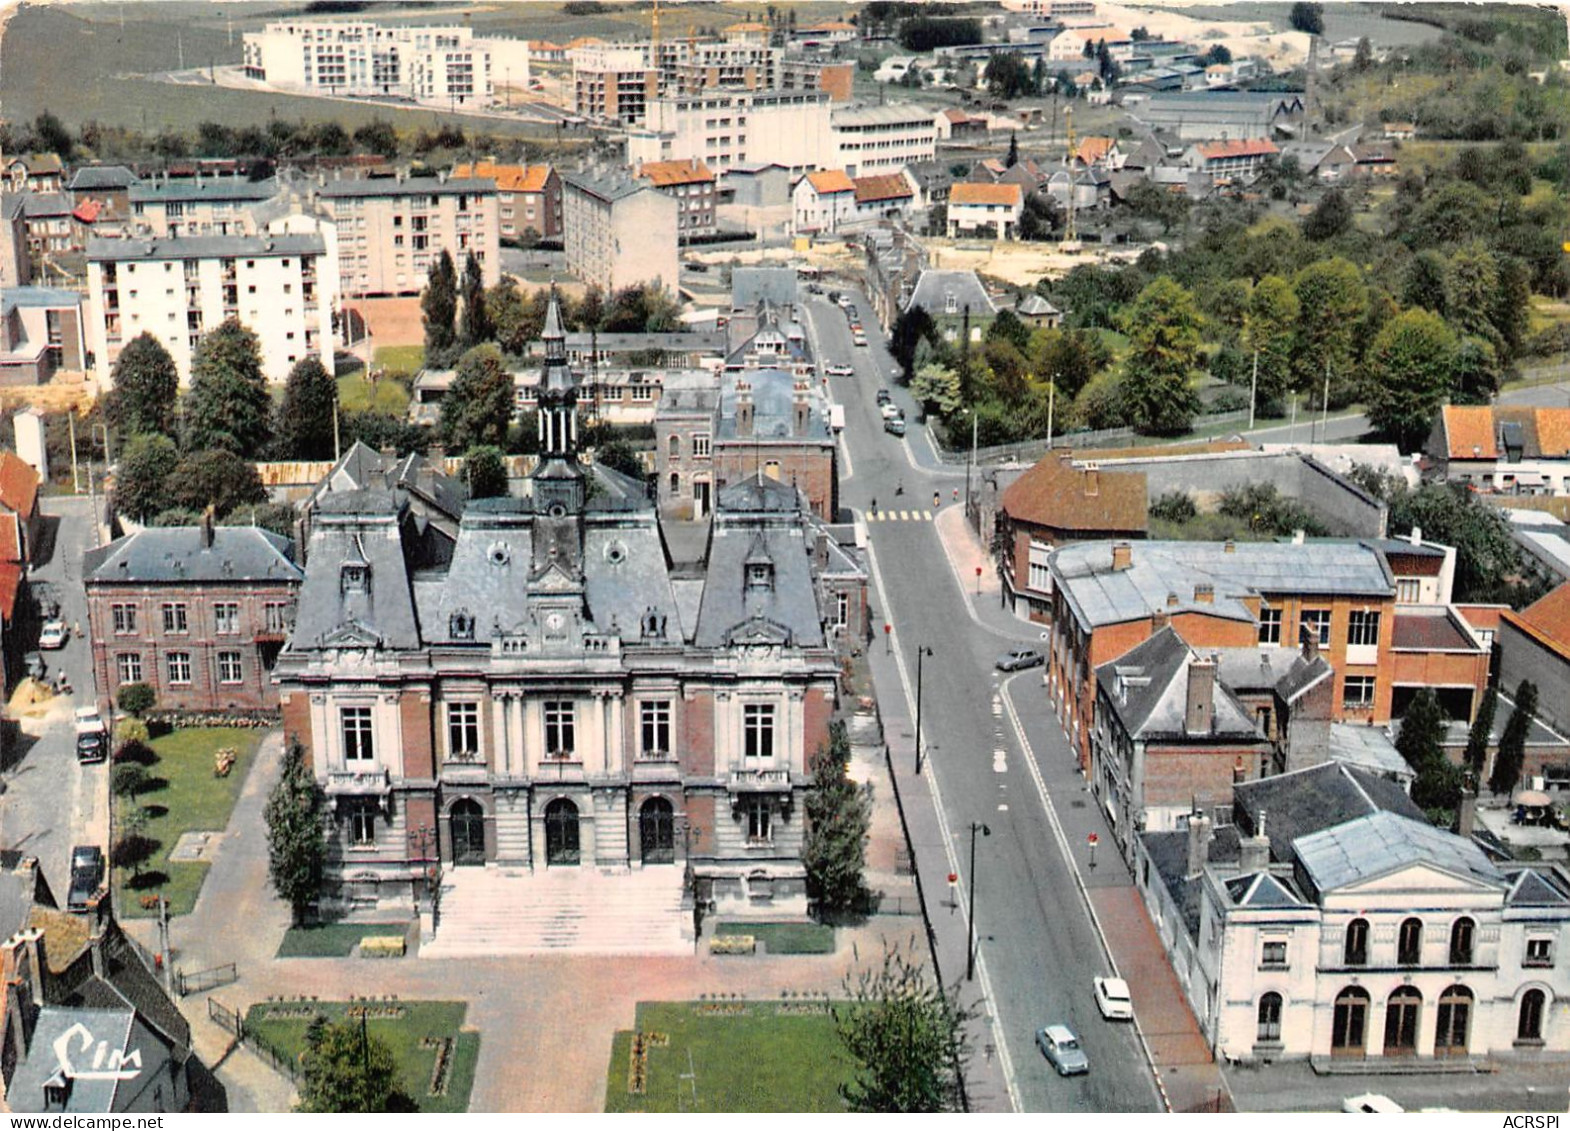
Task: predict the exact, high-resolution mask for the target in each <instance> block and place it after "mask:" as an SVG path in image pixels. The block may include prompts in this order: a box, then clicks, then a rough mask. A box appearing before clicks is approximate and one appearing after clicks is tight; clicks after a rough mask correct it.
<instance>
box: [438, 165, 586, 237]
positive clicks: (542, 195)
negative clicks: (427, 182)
mask: <svg viewBox="0 0 1570 1131" xmlns="http://www.w3.org/2000/svg"><path fill="white" fill-rule="evenodd" d="M452 175H453V176H454V177H456V178H458V179H460V180H467V179H470V178H480V179H483V180H491V181H495V182H496V204H497V215H498V217H499V218H500V225H501V227H500V231H501V238H502V239H504V240H524V239H526V238H528V236H527V234H528V233H529V232H530V231H532V232H533V233H534V238H535V239H545V240H559V239H561V229H562V220H561V210H562V204H561V177H560V176H558V175H557V173H556V170H555V169H554V168H553V167H552V166H550V165H498V164H496V163H495V162H494V161H478V162H476V163H474V164H472V165H471V164H467V163H464V164H461V165H456V166H454V167H453V171H452Z"/></svg>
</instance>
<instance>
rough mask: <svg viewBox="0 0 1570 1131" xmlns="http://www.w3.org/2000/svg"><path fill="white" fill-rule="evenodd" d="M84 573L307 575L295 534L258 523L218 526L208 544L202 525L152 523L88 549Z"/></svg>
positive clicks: (122, 577) (147, 579) (150, 578)
mask: <svg viewBox="0 0 1570 1131" xmlns="http://www.w3.org/2000/svg"><path fill="white" fill-rule="evenodd" d="M82 573H83V576H84V577H85V579H86V580H87V582H88V583H89V584H93V583H97V584H182V585H183V584H191V583H213V582H219V583H224V584H230V583H234V584H243V583H245V582H256V581H277V582H288V581H299V580H300V579H301V578H302V577H303V576H304V573H303V571H302V570H301V569H300V567H299V566H298V565H296V564H295V562H294V548H293V544H292V543H291V542H290V541H289V539H287V538H284V537H282V536H280V535H278V534H274V533H273V532H272V531H270V530H263V529H261V528H260V527H255V526H215V527H213V542H212V545H211V546H203V545H202V528H201V527H200V526H149V527H147V528H146V529H144V530H140V531H138V532H137V533H135V534H127V535H126V536H125V537H123V538H116V539H115V540H114V541H113V542H111V543H109V545H107V546H101V547H99V548H98V549H94V550H88V551H87V552H86V553H85V554H83V555H82ZM301 623H302V624H304V623H310V622H308V621H304V620H302V621H301Z"/></svg>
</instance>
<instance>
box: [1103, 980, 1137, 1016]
mask: <svg viewBox="0 0 1570 1131" xmlns="http://www.w3.org/2000/svg"><path fill="white" fill-rule="evenodd" d="M1096 1008H1097V1009H1099V1010H1101V1016H1102V1017H1104V1018H1105V1019H1106V1020H1108V1021H1132V1020H1134V1000H1133V999H1132V998H1130V997H1129V996H1128V983H1127V982H1125V981H1124V980H1123V979H1122V978H1097V979H1096Z"/></svg>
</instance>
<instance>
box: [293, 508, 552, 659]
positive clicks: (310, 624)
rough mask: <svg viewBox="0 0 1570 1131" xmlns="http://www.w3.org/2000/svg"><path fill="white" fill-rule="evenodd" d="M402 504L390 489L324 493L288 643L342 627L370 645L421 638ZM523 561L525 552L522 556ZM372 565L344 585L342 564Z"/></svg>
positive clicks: (317, 638)
mask: <svg viewBox="0 0 1570 1131" xmlns="http://www.w3.org/2000/svg"><path fill="white" fill-rule="evenodd" d="M406 506H407V504H406V503H405V504H401V505H400V503H399V501H398V500H397V499H396V497H395V496H394V494H393V493H392V492H391V491H387V490H374V489H363V490H350V491H338V492H333V493H330V494H326V495H322V496H321V497H320V498H319V500H318V501H317V504H316V508H315V514H314V517H313V519H312V523H311V540H310V545H309V547H308V550H307V560H308V561H309V562H310V563H311V568H310V569H308V570H307V571H306V572H305V580H304V581H303V582H302V583H301V585H300V596H299V599H298V602H297V610H298V611H297V613H296V616H295V630H294V634H293V636H292V637H291V639H290V643H289V647H290V649H291V650H296V649H299V648H310V647H318V646H321V645H322V643H323V642H324V641H325V640H327V639H328V638H331V637H332V636H333V635H334V634H335V633H339V632H340V631H343V632H347V633H349V634H350V635H351V636H352V637H354V638H357V639H360V640H362V641H363V642H364V643H365V644H367V645H374V646H379V647H383V648H415V647H418V646H419V643H420V629H419V622H418V620H417V618H416V616H415V611H414V598H413V594H412V591H411V589H410V578H409V568H408V563H407V562H406V560H405V558H404V550H403V545H402V543H401V541H400V540H399V538H398V536H397V526H398V516H399V514H400V512H401V511H402V509H403V508H404V507H406ZM524 560H525V561H526V560H527V558H525V559H524ZM361 564H364V565H365V566H367V567H368V568H369V570H370V579H369V586H368V589H367V590H366V591H365V592H363V593H359V592H345V591H344V588H343V586H342V585H341V583H340V575H341V570H342V569H343V567H344V566H345V565H361Z"/></svg>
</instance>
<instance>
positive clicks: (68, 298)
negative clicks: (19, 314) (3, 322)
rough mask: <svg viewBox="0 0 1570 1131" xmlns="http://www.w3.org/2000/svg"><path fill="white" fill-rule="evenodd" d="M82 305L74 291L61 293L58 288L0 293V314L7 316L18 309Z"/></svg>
mask: <svg viewBox="0 0 1570 1131" xmlns="http://www.w3.org/2000/svg"><path fill="white" fill-rule="evenodd" d="M81 305H82V296H81V295H80V294H78V293H77V292H76V291H62V290H60V289H59V288H58V287H7V288H6V289H5V290H3V291H0V313H3V314H9V313H11V311H13V310H15V309H16V308H18V307H51V306H70V307H76V306H81Z"/></svg>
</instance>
